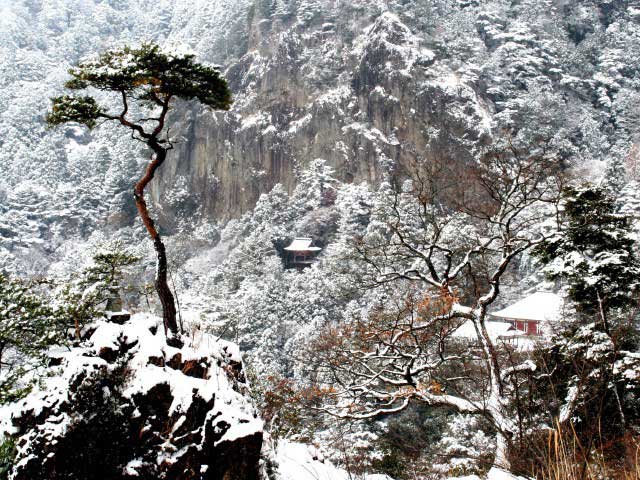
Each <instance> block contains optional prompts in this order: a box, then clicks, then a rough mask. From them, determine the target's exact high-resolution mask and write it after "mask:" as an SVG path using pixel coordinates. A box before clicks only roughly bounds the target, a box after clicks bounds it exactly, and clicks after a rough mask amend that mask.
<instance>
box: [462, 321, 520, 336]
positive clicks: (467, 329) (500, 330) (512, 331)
mask: <svg viewBox="0 0 640 480" xmlns="http://www.w3.org/2000/svg"><path fill="white" fill-rule="evenodd" d="M485 328H486V329H487V333H488V334H489V337H490V338H491V339H492V340H497V339H498V338H500V337H514V336H518V335H526V333H525V332H523V331H520V330H518V329H516V328H515V327H513V326H512V325H511V324H509V323H507V322H495V321H494V322H492V321H488V322H485ZM451 336H452V337H456V338H468V339H472V340H473V339H475V338H477V334H476V329H475V327H474V326H473V322H472V321H471V320H467V321H466V322H464V323H463V324H462V325H460V326H459V327H458V328H457V330H456V331H455V332H453V333H452V334H451Z"/></svg>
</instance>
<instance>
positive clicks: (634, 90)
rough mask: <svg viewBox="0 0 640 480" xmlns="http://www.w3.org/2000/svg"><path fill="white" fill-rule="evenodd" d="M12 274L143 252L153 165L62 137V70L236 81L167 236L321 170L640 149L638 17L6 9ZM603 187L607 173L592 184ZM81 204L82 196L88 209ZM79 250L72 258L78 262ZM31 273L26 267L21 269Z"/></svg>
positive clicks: (174, 185) (174, 167)
mask: <svg viewBox="0 0 640 480" xmlns="http://www.w3.org/2000/svg"><path fill="white" fill-rule="evenodd" d="M0 8H2V20H0V22H1V23H0V36H1V38H2V41H1V42H0V48H1V49H2V56H1V58H2V60H1V61H0V69H1V72H2V74H1V75H0V82H2V87H3V89H2V94H1V95H0V112H1V113H0V147H1V148H0V156H1V158H0V232H1V233H2V235H1V237H2V238H1V240H0V258H2V262H3V263H4V264H7V265H12V264H15V265H18V264H19V265H20V268H21V269H22V270H24V271H28V272H31V273H34V272H40V271H43V270H46V267H47V265H48V264H49V263H50V262H51V259H52V258H55V255H54V252H55V251H56V250H57V249H58V248H59V247H60V246H61V245H62V244H64V242H65V241H66V240H67V239H68V238H69V237H71V236H74V237H77V236H80V237H87V236H88V235H89V234H90V232H92V231H94V230H96V228H97V227H99V228H100V229H103V230H105V229H106V230H109V229H110V230H120V229H123V228H128V227H129V226H131V225H133V226H134V231H129V232H128V233H127V235H129V236H131V235H134V236H135V235H138V233H136V232H137V230H138V229H139V226H138V224H137V222H134V221H133V218H134V214H135V212H134V210H133V205H132V202H131V201H130V196H129V189H130V188H131V184H132V182H133V179H135V178H136V177H137V176H138V175H139V173H140V171H141V168H142V163H141V162H142V161H143V160H144V159H145V156H146V153H145V152H143V151H142V150H141V149H140V148H139V146H138V145H136V144H135V142H133V141H132V140H131V139H129V138H128V137H127V136H126V135H123V134H122V132H121V131H119V130H117V129H116V127H112V126H106V125H105V126H101V127H100V128H98V129H96V130H95V131H93V132H91V133H88V132H86V131H83V130H81V129H78V128H75V127H69V128H66V129H60V130H47V129H45V127H44V124H43V121H42V118H43V116H44V113H45V110H46V108H47V105H48V101H47V99H48V97H50V96H52V95H54V94H57V93H60V92H61V85H62V83H63V81H64V79H65V77H66V74H65V71H66V70H67V68H69V67H70V66H71V65H73V64H75V63H76V62H78V61H79V60H80V59H81V58H85V57H86V56H88V55H92V54H95V53H97V52H99V51H101V50H104V49H105V48H108V47H109V46H113V45H115V44H123V43H134V44H135V43H138V42H140V41H142V40H145V39H152V40H155V41H158V42H160V43H161V44H163V45H165V46H169V47H175V48H180V49H191V50H193V51H194V52H195V53H196V54H197V55H198V58H199V59H201V60H203V61H207V62H212V63H217V64H221V65H222V66H223V68H224V70H225V74H226V76H227V78H228V79H229V82H230V84H231V86H232V88H233V91H234V98H235V101H236V103H235V107H234V109H233V110H232V111H231V112H228V113H217V114H212V113H210V112H208V111H206V110H204V109H201V108H200V107H197V106H192V105H184V106H183V107H182V108H181V110H180V111H179V112H177V113H176V115H175V120H176V121H177V125H175V127H174V128H173V131H174V132H175V135H176V137H177V141H178V143H177V148H176V150H175V151H174V152H173V157H172V158H171V159H170V160H171V161H170V162H168V163H167V164H166V165H165V166H164V167H163V173H162V177H161V179H160V180H161V185H159V186H158V188H156V189H155V191H154V192H153V193H154V195H153V196H154V200H155V203H156V209H157V213H158V215H159V216H160V218H161V222H160V223H161V226H162V227H163V228H164V229H165V230H167V231H169V232H175V231H179V230H185V229H186V230H187V231H188V230H190V229H192V228H193V224H194V223H198V222H201V221H207V222H211V221H213V222H217V221H225V220H228V219H229V218H233V217H238V216H239V215H241V214H242V213H244V212H247V211H249V210H250V209H252V208H253V206H254V204H255V202H256V201H257V199H258V198H259V196H260V194H261V193H265V192H268V191H270V190H271V188H272V187H273V186H274V185H275V184H277V183H280V184H282V185H283V186H284V188H285V190H286V191H288V192H292V191H293V188H294V187H295V185H296V184H297V183H298V181H299V176H300V174H301V172H302V171H304V169H305V167H306V166H307V165H308V164H309V162H310V161H311V160H313V159H314V158H325V159H327V160H328V161H329V164H330V165H332V166H333V167H334V168H335V170H336V172H337V176H338V178H339V179H340V180H344V181H356V182H359V181H362V180H365V181H368V182H378V181H380V180H381V178H382V177H383V175H384V174H385V173H386V172H388V171H389V170H390V169H391V170H393V171H397V170H398V169H400V170H401V169H402V168H403V167H406V166H407V165H409V164H411V162H412V161H415V160H416V159H419V158H422V157H426V158H434V159H435V158H437V159H441V160H443V161H445V162H449V163H450V164H452V165H454V166H457V168H459V169H460V170H461V171H462V172H464V166H465V165H467V164H468V163H469V162H470V161H472V160H473V158H474V155H475V151H474V148H476V147H477V145H478V140H480V142H484V141H488V140H489V138H491V136H495V135H496V133H497V132H500V131H503V129H505V128H509V129H512V131H513V132H514V133H513V134H515V135H516V136H517V138H518V139H520V140H521V141H523V142H525V143H526V142H531V141H537V139H539V137H544V138H545V139H548V140H550V142H551V143H552V145H553V148H554V149H556V150H557V151H558V152H560V154H561V155H563V156H566V157H567V158H569V157H571V158H573V161H574V163H576V164H578V165H579V166H585V165H592V163H591V162H593V161H596V165H598V164H601V163H602V162H598V161H602V160H604V159H606V158H608V157H609V156H617V157H621V158H625V157H626V156H627V153H628V152H629V150H630V148H631V145H632V143H633V142H634V141H636V138H635V135H636V133H635V132H637V127H638V109H637V104H638V102H637V99H638V98H639V95H638V85H637V80H635V78H636V77H637V65H638V64H640V63H639V62H638V61H637V60H638V59H637V58H636V56H637V53H636V52H639V51H640V34H639V32H638V30H639V26H638V23H639V21H640V15H638V12H637V8H635V7H634V6H633V2H628V1H623V0H616V1H609V2H604V3H603V2H592V1H587V2H582V1H581V2H578V1H568V2H556V1H553V0H545V1H543V2H540V1H533V0H527V1H524V2H518V3H517V4H513V3H512V2H507V1H505V0H492V1H487V2H474V1H457V0H456V1H454V0H433V1H429V2H425V1H417V0H413V1H403V2H400V1H395V0H391V1H388V2H368V1H356V2H343V1H329V0H278V1H273V0H255V1H249V0H245V1H232V0H227V1H221V2H206V1H204V0H202V1H196V2H186V1H182V0H164V1H162V2H149V1H144V2H100V1H97V0H96V1H78V0H57V1H53V2H38V1H27V0H23V1H19V2H4V3H2V6H1V7H0ZM585 170H586V171H596V172H597V171H598V170H601V168H597V167H596V168H593V167H591V166H590V167H588V168H585ZM77 192H82V193H81V195H77ZM63 250H64V249H62V250H61V251H63ZM16 262H17V263H16Z"/></svg>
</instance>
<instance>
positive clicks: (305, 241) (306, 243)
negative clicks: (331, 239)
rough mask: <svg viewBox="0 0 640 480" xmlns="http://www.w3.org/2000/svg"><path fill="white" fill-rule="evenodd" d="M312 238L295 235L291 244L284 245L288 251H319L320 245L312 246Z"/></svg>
mask: <svg viewBox="0 0 640 480" xmlns="http://www.w3.org/2000/svg"><path fill="white" fill-rule="evenodd" d="M312 243H313V239H312V238H309V237H297V238H294V239H293V242H291V245H289V246H288V247H285V250H288V251H289V252H319V251H320V250H322V249H321V248H320V247H314V246H312Z"/></svg>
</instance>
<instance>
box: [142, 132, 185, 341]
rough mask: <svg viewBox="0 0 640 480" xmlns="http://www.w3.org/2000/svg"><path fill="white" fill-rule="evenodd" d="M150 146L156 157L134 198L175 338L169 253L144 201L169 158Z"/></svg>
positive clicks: (165, 318)
mask: <svg viewBox="0 0 640 480" xmlns="http://www.w3.org/2000/svg"><path fill="white" fill-rule="evenodd" d="M149 146H150V147H151V148H152V149H153V151H154V156H153V158H152V159H151V162H149V165H148V166H147V169H146V171H145V174H144V176H143V177H142V178H141V179H140V181H139V182H138V183H136V186H135V188H134V196H135V200H136V207H137V209H138V213H139V215H140V218H141V219H142V223H143V224H144V226H145V228H146V229H147V232H149V236H150V237H151V239H152V240H153V247H154V249H155V251H156V278H155V287H156V292H157V293H158V297H159V298H160V303H161V304H162V320H163V322H164V329H165V333H167V336H169V337H174V336H176V335H177V333H178V323H177V321H176V305H175V300H174V298H173V294H172V293H171V289H170V288H169V283H168V282H167V253H166V249H165V246H164V243H163V242H162V238H161V237H160V233H159V232H158V230H157V228H156V226H155V224H154V222H153V219H152V218H151V216H150V215H149V210H148V208H147V203H146V202H145V200H144V188H145V187H146V186H147V184H148V183H149V182H150V181H151V180H152V179H153V176H154V174H155V172H156V170H157V169H158V168H159V167H160V165H162V163H163V162H164V161H165V159H166V158H167V152H166V150H165V149H163V148H162V147H161V146H159V145H157V144H155V145H153V144H151V145H149Z"/></svg>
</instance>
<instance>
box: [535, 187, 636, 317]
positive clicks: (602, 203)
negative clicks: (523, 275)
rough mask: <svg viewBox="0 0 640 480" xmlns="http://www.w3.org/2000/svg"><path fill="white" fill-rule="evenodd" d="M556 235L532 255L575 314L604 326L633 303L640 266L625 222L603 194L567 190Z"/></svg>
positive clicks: (599, 190) (598, 190) (593, 190)
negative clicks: (564, 287)
mask: <svg viewBox="0 0 640 480" xmlns="http://www.w3.org/2000/svg"><path fill="white" fill-rule="evenodd" d="M563 196H564V202H563V205H564V212H563V215H562V219H561V220H562V224H561V227H560V230H559V233H558V235H556V236H555V237H554V238H552V239H551V240H548V241H546V242H545V243H543V244H541V245H540V246H539V247H538V248H537V249H536V250H535V252H534V254H535V255H537V256H538V257H539V258H540V259H541V261H542V262H543V263H544V264H547V267H546V273H547V275H548V276H549V277H550V278H552V279H563V280H565V281H566V282H567V284H568V286H569V295H570V297H571V299H572V300H573V301H574V302H575V303H576V306H577V308H578V310H579V311H580V313H582V314H583V315H585V316H587V317H590V318H593V316H594V315H598V316H600V317H601V321H602V322H603V324H605V325H606V324H607V317H608V313H609V312H610V310H612V309H620V308H624V307H629V306H632V305H634V304H636V303H637V300H636V297H635V293H636V292H637V287H638V278H639V274H640V265H639V264H638V261H637V260H636V258H635V256H634V254H633V249H632V247H633V240H632V239H631V238H630V237H629V228H628V225H627V219H626V218H624V217H623V216H621V215H618V214H616V213H615V212H616V205H615V200H614V199H613V198H612V196H611V195H610V194H609V193H608V192H606V191H605V190H604V189H602V188H598V187H592V186H586V187H581V188H567V189H566V190H565V192H564V195H563Z"/></svg>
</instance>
